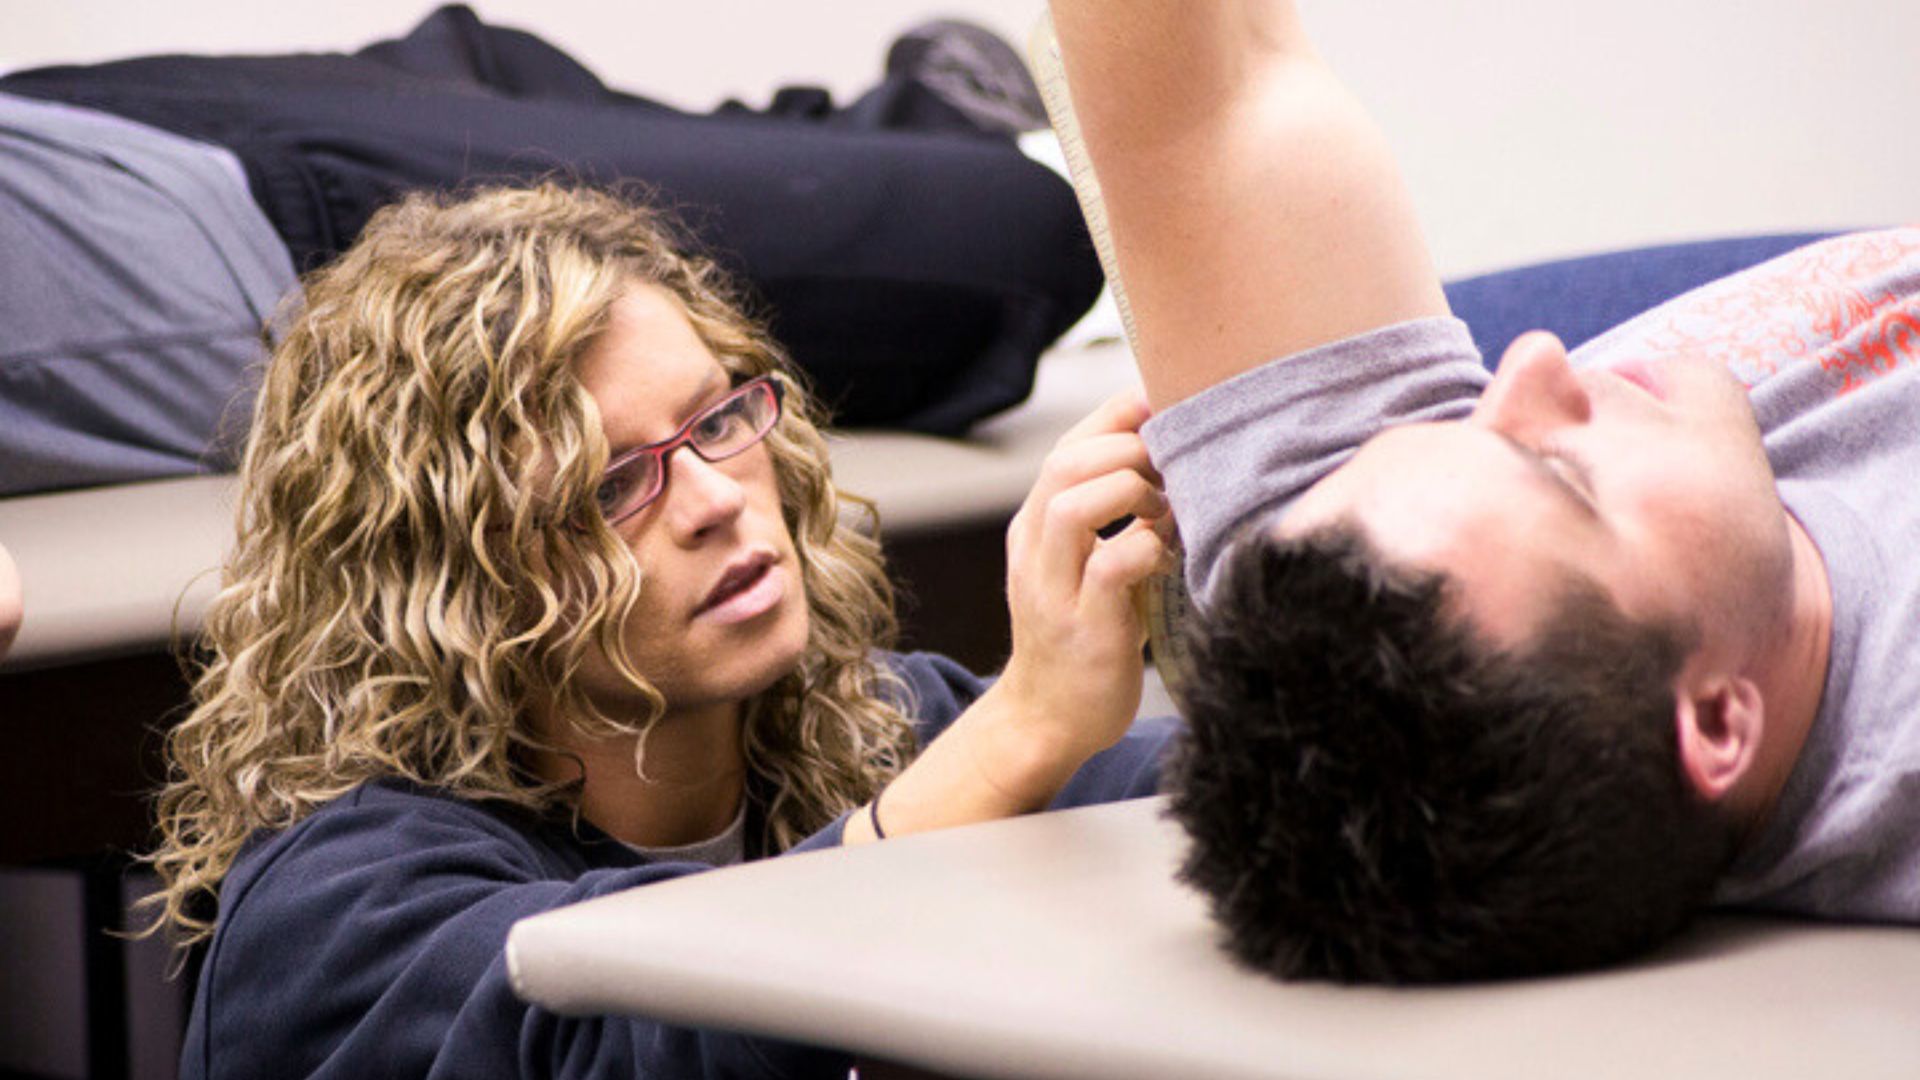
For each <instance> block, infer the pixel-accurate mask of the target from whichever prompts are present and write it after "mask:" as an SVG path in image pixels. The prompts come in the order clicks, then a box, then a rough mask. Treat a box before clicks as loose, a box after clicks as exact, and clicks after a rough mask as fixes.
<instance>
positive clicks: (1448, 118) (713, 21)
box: [0, 0, 1920, 273]
mask: <svg viewBox="0 0 1920 1080" xmlns="http://www.w3.org/2000/svg"><path fill="white" fill-rule="evenodd" d="M1195 2H1198V0H1195ZM432 6H433V5H432V4H431V3H429V2H425V0H398V2H396V0H338V2H331V3H326V4H321V3H317V2H265V0H58V2H48V0H0V13H3V17H0V27H4V30H3V34H4V36H0V59H4V60H9V61H12V62H14V63H41V62H53V61H58V60H85V59H98V58H104V57H110V56H116V55H127V54H132V53H139V52H155V51H183V50H184V51H277V50H285V49H293V48H307V49H327V48H349V47H353V46H355V45H358V44H361V43H363V42H365V41H367V40H370V39H372V38H374V37H379V36H383V35H388V34H393V33H397V32H400V31H402V30H404V29H405V28H406V27H407V26H409V25H411V24H412V23H413V22H414V21H415V20H416V19H418V18H419V16H421V15H423V14H424V13H425V12H426V11H428V10H430V9H431V7H432ZM1302 6H1303V9H1304V10H1305V11H1306V13H1307V18H1308V21H1309V23H1310V25H1311V26H1312V27H1313V28H1314V30H1315V32H1316V34H1317V36H1318V38H1319V40H1320V42H1321V45H1322V48H1323V50H1324V51H1325V52H1326V54H1327V55H1328V56H1329V57H1330V58H1331V59H1332V60H1333V62H1334V63H1335V65H1336V66H1337V67H1338V68H1339V69H1340V70H1341V71H1342V72H1343V73H1344V74H1345V75H1346V76H1347V78H1348V80H1349V81H1350V82H1351V83H1352V84H1353V85H1354V86H1355V88H1356V89H1357V91H1358V92H1359V93H1360V94H1361V96H1362V97H1363V98H1364V99H1365V100H1366V101H1367V102H1368V103H1369V104H1370V105H1371V106H1372V107H1373V108H1374V110H1375V112H1376V114H1377V115H1378V116H1379V118H1380V120H1381V122H1382V123H1383V124H1384V125H1385V126H1386V128H1387V129H1388V133H1389V135H1390V136H1391V137H1392V138H1393V139H1394V140H1395V142H1396V144H1397V145H1398V146H1399V148H1400V151H1401V157H1402V161H1403V162H1404V164H1405V167H1406V170H1407V173H1408V175H1409V178H1410V180H1411V182H1412V184H1413V186H1414V189H1415V191H1416V194H1417V197H1418V199H1419V201H1420V205H1421V207H1422V210H1423V212H1424V214H1425V217H1426V220H1427V222H1428V228H1429V231H1430V233H1431V235H1432V238H1433V243H1434V248H1435V252H1436V255H1437V257H1438V258H1439V260H1440V263H1441V265H1442V268H1443V270H1446V271H1447V272H1450V273H1459V272H1465V271H1472V270H1478V269H1486V268H1491V267H1495V266H1501V265H1507V264H1511V263H1514V262H1519V261H1525V260H1529V259H1534V258H1540V257H1547V256H1553V255H1559V254H1569V253H1575V252H1580V251H1586V250H1595V249H1602V248H1610V247H1619V246H1625V245H1629V244H1638V243H1645V242H1650V241H1660V240H1674V239H1686V238H1692V237H1697V236H1708V235H1716V234H1726V233H1741V232H1762V231H1773V230H1797V229H1806V228H1824V227H1835V226H1846V225H1853V224H1868V223H1878V222H1906V221H1915V220H1920V182H1916V181H1917V180H1920V138H1915V137H1914V136H1913V135H1912V134H1911V130H1912V125H1911V123H1910V122H1908V121H1907V116H1908V113H1909V111H1910V110H1912V109H1913V108H1914V107H1915V106H1920V60H1916V59H1915V57H1914V56H1913V51H1914V43H1915V42H1920V3H1915V2H1914V0H1822V2H1820V3H1811V2H1808V0H1602V2H1598V3H1586V4H1571V3H1564V2H1558V0H1452V2H1448V0H1345V2H1339V0H1303V3H1302ZM475 7H476V8H477V9H478V10H479V11H480V12H481V14H482V15H483V17H486V18H488V19H490V20H492V21H496V22H502V23H508V24H512V25H518V26H522V27H525V28H528V29H533V30H537V31H538V32H540V33H541V34H543V35H545V36H546V37H548V38H549V39H550V40H552V41H554V42H555V43H556V44H559V45H561V46H562V47H564V48H566V49H568V50H569V51H571V52H573V53H574V54H575V55H576V56H579V57H580V58H581V59H583V60H584V61H586V62H587V63H588V64H589V65H590V66H592V67H594V68H595V69H596V70H597V71H598V72H599V73H600V74H601V75H602V77H603V78H606V79H607V80H608V81H609V82H612V83H614V84H615V85H618V86H621V87H623V88H625V89H629V90H633V91H635V92H639V93H646V94H650V95H652V96H656V97H661V98H664V99H666V100H669V101H672V102H674V103H677V104H680V105H683V106H688V107H705V106H707V105H709V104H711V103H713V102H715V101H717V100H719V99H721V98H723V97H726V96H729V95H734V96H741V97H744V98H746V99H748V100H750V101H764V100H765V98H766V97H767V95H768V94H769V93H770V91H771V90H772V88H773V87H775V86H778V85H781V84H784V83H789V82H810V83H814V84H818V85H825V86H827V87H829V88H831V89H833V90H835V91H836V92H837V93H839V94H842V95H851V94H852V93H854V92H857V91H858V90H859V89H861V88H863V87H864V86H866V85H868V84H870V83H871V82H872V81H873V79H874V78H875V77H876V75H877V73H878V71H879V68H880V64H881V58H882V57H883V56H884V53H885V50H886V45H887V43H888V42H889V41H890V40H891V39H892V37H893V35H894V34H895V33H897V32H898V31H899V30H901V29H904V28H905V27H907V26H910V25H912V24H914V23H915V22H918V21H920V20H922V19H926V18H930V17H933V16H936V15H944V14H953V15H960V16H963V17H967V18H971V19H973V20H975V21H978V22H981V23H984V24H986V25H988V26H991V27H993V28H994V29H996V30H999V31H1001V32H1002V33H1004V34H1006V35H1007V36H1008V37H1010V38H1014V39H1016V40H1023V39H1024V35H1025V33H1026V30H1027V28H1028V27H1029V26H1030V25H1031V22H1032V19H1033V17H1034V15H1035V14H1036V13H1037V11H1038V10H1039V0H951V2H948V3H939V2H934V0H896V2H882V0H679V2H676V3H663V2H659V0H624V2H616V0H476V2H475Z"/></svg>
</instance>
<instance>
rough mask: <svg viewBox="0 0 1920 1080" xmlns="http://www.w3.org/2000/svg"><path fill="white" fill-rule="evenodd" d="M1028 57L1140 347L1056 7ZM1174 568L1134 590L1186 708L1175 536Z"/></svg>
mask: <svg viewBox="0 0 1920 1080" xmlns="http://www.w3.org/2000/svg"><path fill="white" fill-rule="evenodd" d="M1027 60H1028V63H1029V64H1030V65H1031V66H1032V68H1033V79H1034V82H1035V84H1037V85H1038V86H1039V88H1040V100H1041V101H1042V102H1044V103H1045V105H1046V107H1047V119H1048V120H1050V121H1052V123H1053V131H1054V134H1055V135H1057V136H1059V138H1060V153H1061V156H1063V157H1065V158H1066V161H1067V176H1068V178H1069V179H1071V180H1072V181H1073V193H1074V195H1075V197H1076V198H1078V199H1079V200H1080V213H1081V216H1083V217H1085V218H1086V219H1087V232H1088V233H1090V234H1091V235H1092V236H1093V250H1094V251H1095V253H1097V254H1098V255H1099V256H1100V268H1101V269H1102V270H1103V271H1105V272H1106V275H1107V288H1108V289H1109V290H1110V291H1111V292H1112V294H1113V306H1114V308H1115V309H1116V310H1118V311H1119V312H1120V326H1121V328H1122V329H1124V330H1125V331H1126V335H1127V345H1128V347H1129V348H1134V349H1138V348H1139V347H1140V339H1139V335H1138V334H1136V333H1135V332H1134V326H1133V306H1132V305H1131V304H1129V303H1127V291H1126V289H1125V288H1124V287H1122V285H1121V283H1120V263H1119V260H1118V259H1117V258H1115V256H1114V252H1113V231H1112V229H1110V228H1109V227H1108V225H1107V204H1106V200H1105V199H1104V198H1103V197H1102V196H1101V194H1100V178H1099V177H1098V176H1096V175H1094V171H1093V159H1092V158H1091V157H1089V156H1088V154H1087V144H1086V140H1085V139H1084V138H1082V137H1081V134H1080V118H1079V117H1078V116H1077V115H1075V113H1074V111H1073V95H1072V94H1071V93H1070V92H1069V91H1068V89H1067V69H1066V66H1065V65H1064V64H1062V63H1061V61H1060V39H1059V37H1057V36H1056V35H1055V33H1054V29H1053V13H1052V12H1051V11H1045V12H1042V13H1041V15H1040V21H1039V22H1038V23H1037V24H1035V26H1034V28H1033V34H1032V35H1031V36H1030V37H1029V38H1028V40H1027ZM1173 551H1174V555H1175V559H1174V566H1173V569H1172V570H1170V571H1168V572H1167V573H1164V574H1155V575H1154V576H1153V577H1151V578H1148V579H1147V580H1146V581H1144V582H1141V583H1140V585H1139V587H1138V588H1136V589H1135V591H1134V596H1133V600H1134V610H1135V612H1137V613H1138V614H1139V616H1140V620H1141V621H1142V622H1143V623H1145V624H1146V628H1147V648H1148V650H1149V651H1150V652H1151V653H1152V655H1153V666H1154V668H1155V669H1156V670H1157V671H1159V672H1160V678H1161V681H1163V682H1164V683H1166V687H1167V692H1168V693H1169V694H1171V695H1172V697H1173V700H1174V703H1175V704H1177V705H1179V706H1180V708H1181V710H1182V711H1185V709H1186V691H1187V688H1188V687H1189V686H1191V685H1192V683H1193V654H1192V648H1191V645H1190V643H1189V639H1188V635H1187V628H1188V627H1189V626H1190V625H1191V623H1192V619H1193V597H1192V596H1191V595H1190V594H1189V593H1188V592H1187V577H1186V560H1185V559H1184V558H1182V557H1181V555H1182V549H1181V547H1180V543H1179V541H1178V539H1176V540H1175V541H1174V542H1173Z"/></svg>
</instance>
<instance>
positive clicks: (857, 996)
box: [508, 799, 1920, 1080]
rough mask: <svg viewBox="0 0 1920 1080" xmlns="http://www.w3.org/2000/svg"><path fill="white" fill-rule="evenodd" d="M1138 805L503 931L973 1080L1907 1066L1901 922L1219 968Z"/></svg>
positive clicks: (873, 853) (907, 844) (1890, 1071)
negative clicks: (1584, 956)
mask: <svg viewBox="0 0 1920 1080" xmlns="http://www.w3.org/2000/svg"><path fill="white" fill-rule="evenodd" d="M1161 808H1162V802H1161V800H1157V799H1156V800H1146V801H1143V802H1137V803H1130V804H1122V805H1118V806H1111V807H1096V808H1091V809H1086V810H1076V811H1069V812H1066V813H1060V814H1051V815H1042V816H1039V817H1033V818H1025V819H1020V820H1016V821H1010V822H1000V823H996V824H992V825H987V826H980V827H975V828H970V829H958V830H952V831H949V832H945V833H935V834H926V835H921V836H915V837H907V838H902V839H896V840H890V841H888V842H886V843H883V844H870V845H865V846H860V847H854V848H848V849H843V850H839V851H831V852H822V853H816V854H808V855H803V856H798V857H790V858H784V859H776V860H770V861H767V862H761V863H755V864H750V865H747V866H742V867H735V868H731V869H728V870H724V871H719V872H716V873H712V874H704V875H698V876H695V877H692V878H687V879H683V880H679V881H674V882H668V883H664V884H659V885H653V886H649V887H646V888H642V889H636V890H634V891H632V892H629V893H626V894H622V895H618V896H611V897H606V898H602V899H599V900H596V901H593V902H590V903H586V904H582V905H578V906H576V907H572V908H567V909H563V910H560V911H555V912H551V913H548V914H545V915H541V916H538V917H535V918H532V919H528V920H525V921H523V922H522V923H520V924H519V925H518V926H516V927H515V929H514V931H513V935H512V937H511V939H510V941H509V943H508V962H509V965H510V967H511V969H512V971H513V975H514V978H515V985H516V986H517V987H518V988H519V989H520V991H521V993H522V994H523V996H525V997H527V998H528V999H530V1000H532V1001H535V1002H538V1003H540V1004H543V1005H546V1006H549V1007H551V1008H555V1009H558V1010H561V1011H564V1012H573V1013H599V1012H611V1013H632V1014H642V1015H651V1016H658V1017H661V1018H665V1019H668V1020H673V1021H678V1022H682V1023H688V1024H696V1025H707V1026H715V1027H727V1028H736V1029H740V1030H747V1031H754V1032H760V1033H765V1034H772V1035H779V1036H784V1037H789V1038H796V1039H802V1040H809V1041H815V1042H823V1043H829V1044H834V1045H838V1046H842V1047H845V1048H847V1049H850V1050H853V1051H856V1052H859V1053H862V1054H865V1055H870V1056H873V1057H877V1058H884V1059H889V1060H895V1061H901V1062H905V1063H908V1064H910V1065H916V1066H919V1067H923V1068H929V1069H935V1070H941V1071H945V1072H950V1073H955V1074H964V1075H974V1076H982V1077H1024V1078H1032V1080H1080V1078H1087V1080H1091V1078H1096V1077H1098V1078H1102V1080H1130V1078H1139V1080H1148V1078H1152V1080H1166V1078H1189V1077H1219V1078H1240V1077H1245V1078H1255V1077H1258V1078H1281V1077H1285V1078H1295V1080H1305V1078H1329V1080H1331V1078H1356V1080H1358V1078H1366V1080H1395V1078H1449V1077H1459V1078H1472V1080H1501V1078H1508V1077H1511V1078H1516V1080H1518V1078H1525V1080H1538V1078H1541V1077H1572V1078H1576V1080H1600V1078H1612V1077H1618V1078H1622V1080H1652V1078H1683V1077H1736V1078H1739V1080H1770V1078H1780V1080H1810V1078H1815V1077H1818V1078H1823V1080H1824V1078H1839V1077H1885V1078H1889V1080H1891V1078H1895V1077H1899V1078H1911V1077H1915V1076H1920V930H1913V929H1894V928H1869V927H1838V926H1812V925H1805V924H1789V923H1783V922H1773V921H1767V920H1757V919H1735V918H1721V919H1716V920H1711V921H1709V922H1707V923H1706V924H1704V925H1702V926H1701V927H1698V928H1696V929H1695V930H1694V931H1693V932H1691V933H1690V934H1688V935H1687V936H1685V937H1684V938H1683V939H1682V940H1681V941H1679V942H1678V943H1676V944H1675V945H1674V946H1673V947H1672V948H1670V949H1668V950H1666V951H1664V952H1663V953H1661V954H1660V955H1658V956H1656V957H1653V958H1650V959H1648V960H1646V961H1643V962H1640V963H1636V964H1633V965H1630V966H1626V967H1622V968H1617V969H1613V970H1608V971H1603V972H1598V973H1592V974H1586V975H1581V976H1575V977H1566V978H1556V979H1547V980H1532V981H1525V982H1513V983H1500V984H1488V985H1481V986H1470V987H1459V988H1447V989H1421V990H1389V989H1382V988H1361V989H1350V988H1341V987H1334V986H1328V985H1319V984H1291V985H1290V984H1283V983H1279V982H1276V981H1272V980H1269V979H1266V978H1263V977H1259V976H1255V975H1252V974H1249V973H1246V972H1244V971H1242V970H1239V969H1237V968H1235V967H1234V966H1233V965H1231V964H1230V963H1229V962H1228V961H1227V960H1226V959H1225V958H1224V956H1223V955H1222V954H1221V953H1220V952H1219V950H1218V949H1217V948H1216V947H1215V946H1214V944H1213V941H1212V931H1211V928H1210V925H1209V923H1208V920H1207V918H1206V915H1205V913H1204V910H1203V906H1202V903H1201V901H1200V900H1199V898H1198V897H1197V896H1196V895H1195V894H1193V893H1191V892H1190V891H1188V890H1186V889H1184V888H1183V887H1181V886H1179V885H1177V884H1176V883H1175V882H1173V881H1172V879H1171V873H1170V870H1171V867H1172V865H1173V862H1174V860H1175V858H1176V853H1177V851H1178V849H1179V843H1180V840H1179V835H1178V831H1177V829H1175V828H1174V827H1173V826H1172V825H1171V824H1170V823H1168V822H1167V821H1166V820H1165V819H1164V818H1163V817H1162V816H1161Z"/></svg>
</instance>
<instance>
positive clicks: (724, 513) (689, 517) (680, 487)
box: [663, 446, 747, 541]
mask: <svg viewBox="0 0 1920 1080" xmlns="http://www.w3.org/2000/svg"><path fill="white" fill-rule="evenodd" d="M663 497H664V498H665V499H666V500H667V510H668V514H669V520H670V521H671V522H672V527H673V530H674V534H675V536H676V538H678V539H680V540H682V541H690V540H696V539H698V538H700V537H702V536H704V535H706V534H707V533H708V532H710V531H711V530H712V529H714V528H715V527H716V526H720V525H724V524H726V523H727V522H730V521H732V520H733V519H734V518H736V517H739V516H740V512H741V511H742V510H743V509H745V508H746V505H747V493H746V489H745V488H744V487H742V486H741V484H740V481H739V480H737V479H735V478H734V477H733V476H731V475H730V474H729V473H728V472H727V471H726V470H725V469H724V468H722V467H721V466H719V465H716V464H714V463H713V462H710V461H708V460H706V459H705V458H702V457H701V456H700V455H699V454H696V453H694V452H693V448H692V447H689V446H682V447H679V448H677V449H675V450H674V452H673V453H672V454H670V455H668V457H667V488H666V491H665V492H664V493H663Z"/></svg>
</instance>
